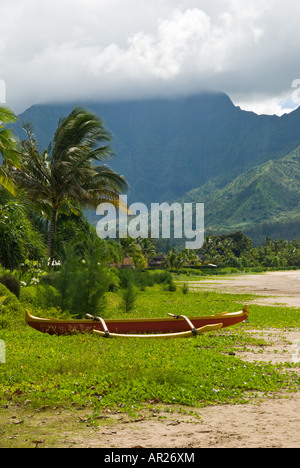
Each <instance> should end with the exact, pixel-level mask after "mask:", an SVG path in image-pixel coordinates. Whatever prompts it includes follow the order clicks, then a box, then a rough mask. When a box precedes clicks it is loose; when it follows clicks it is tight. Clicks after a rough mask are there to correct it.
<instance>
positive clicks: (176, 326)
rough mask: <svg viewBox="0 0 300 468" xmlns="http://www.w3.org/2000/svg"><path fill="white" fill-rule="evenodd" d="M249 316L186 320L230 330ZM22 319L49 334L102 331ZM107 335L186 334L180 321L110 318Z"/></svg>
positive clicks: (79, 323) (91, 324)
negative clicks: (218, 325) (108, 333)
mask: <svg viewBox="0 0 300 468" xmlns="http://www.w3.org/2000/svg"><path fill="white" fill-rule="evenodd" d="M248 316H249V310H248V307H246V308H245V309H244V310H242V311H240V312H234V313H224V314H217V315H211V316H203V317H189V319H190V321H191V322H192V324H193V325H194V327H195V328H201V327H205V326H206V325H217V324H219V323H222V324H223V327H222V328H226V327H231V326H233V325H237V324H238V323H241V322H243V321H244V320H246V319H247V318H248ZM25 320H26V322H27V324H28V325H29V326H30V327H32V328H34V329H35V330H37V331H39V332H42V333H48V334H49V335H72V334H74V333H93V330H99V331H104V328H103V326H102V324H101V322H97V321H93V320H59V319H51V318H49V319H43V318H38V317H34V316H32V315H31V314H30V313H29V311H26V315H25ZM105 323H106V326H107V328H108V330H109V332H110V333H117V334H140V333H160V334H162V333H179V332H185V331H189V330H190V327H189V325H188V323H187V322H186V321H185V320H184V319H182V318H179V319H174V318H170V317H166V318H153V319H124V320H121V319H120V320H118V319H110V320H105Z"/></svg>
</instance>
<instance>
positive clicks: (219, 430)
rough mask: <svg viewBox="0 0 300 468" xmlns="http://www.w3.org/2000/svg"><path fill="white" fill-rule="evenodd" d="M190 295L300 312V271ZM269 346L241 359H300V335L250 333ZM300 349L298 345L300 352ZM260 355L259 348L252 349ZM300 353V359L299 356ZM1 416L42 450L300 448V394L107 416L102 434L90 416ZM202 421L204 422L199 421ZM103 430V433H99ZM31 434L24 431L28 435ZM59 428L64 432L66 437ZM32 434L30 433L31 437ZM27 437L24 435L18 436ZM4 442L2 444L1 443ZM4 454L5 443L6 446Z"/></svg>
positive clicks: (218, 283) (219, 283)
mask: <svg viewBox="0 0 300 468" xmlns="http://www.w3.org/2000/svg"><path fill="white" fill-rule="evenodd" d="M189 286H190V288H200V287H201V289H202V290H203V289H208V290H220V291H227V292H240V293H244V292H250V293H252V294H257V295H258V296H264V297H258V298H257V302H258V303H261V304H270V305H272V304H278V303H281V304H287V305H288V306H290V307H300V271H293V272H275V273H273V272H272V273H266V274H263V275H243V276H240V275H239V276H236V277H230V279H224V278H222V279H210V280H209V281H201V282H191V283H190V284H189ZM249 333H255V334H256V337H258V338H263V339H264V340H265V341H266V343H267V346H264V347H263V349H262V348H260V347H257V349H255V348H254V349H251V351H246V352H241V354H240V357H241V358H242V359H244V360H247V361H267V362H269V361H271V362H274V363H278V362H285V361H288V362H291V361H293V360H295V358H296V359H298V358H300V331H299V330H298V331H297V330H296V331H295V330H293V331H291V330H281V331H279V332H278V330H269V329H268V330H258V331H249ZM297 343H298V344H297ZM252 348H253V347H252ZM297 353H298V354H297ZM4 411H5V412H4V413H3V411H2V412H1V414H0V419H1V418H3V417H5V419H6V421H10V423H11V426H12V430H11V434H10V437H11V440H12V442H11V444H12V447H13V446H14V442H15V440H17V439H18V438H21V437H22V438H24V437H25V438H26V435H25V434H26V430H25V429H26V427H28V431H29V434H30V435H29V436H28V438H29V439H30V440H29V439H28V440H27V442H26V444H28V446H30V444H31V445H32V444H34V442H33V441H32V440H31V439H32V434H33V433H35V432H36V438H37V439H39V440H41V441H42V442H41V444H40V445H39V446H40V447H43V446H45V447H49V446H52V447H69V448H89V447H90V448H106V449H110V448H127V449H128V448H136V447H144V448H182V449H184V448H189V449H199V448H238V447H240V448H298V447H300V431H299V428H300V393H294V394H288V395H286V394H282V395H274V398H272V399H269V398H268V399H262V400H258V401H255V402H253V403H252V404H246V405H224V406H211V407H206V408H201V409H197V410H196V411H195V409H192V411H193V412H194V414H187V413H185V414H184V413H182V412H179V411H178V412H177V413H176V412H175V413H174V412H172V413H162V412H161V411H160V412H157V414H155V412H154V413H153V412H152V414H151V415H150V414H147V413H143V415H142V417H137V419H136V420H134V421H129V420H128V419H126V417H125V416H124V415H122V414H117V415H112V414H107V416H106V415H102V416H101V419H99V426H98V427H95V426H94V425H91V424H90V421H89V418H87V417H86V415H85V412H84V410H82V411H78V410H74V412H73V413H70V412H63V411H62V412H58V413H57V414H56V416H55V415H53V412H51V413H50V412H47V411H45V412H44V413H43V412H42V413H35V414H30V411H29V410H28V411H29V412H28V411H26V410H24V414H23V415H22V414H20V412H17V413H16V414H15V410H14V409H13V408H8V409H7V410H4ZM195 413H197V415H198V416H199V417H200V419H199V418H197V417H196V416H195ZM97 425H98V424H97V422H96V426H97ZM21 426H23V427H21ZM58 427H59V430H58ZM24 430H25V431H24ZM18 431H19V432H18ZM0 440H1V436H0ZM0 447H1V442H0Z"/></svg>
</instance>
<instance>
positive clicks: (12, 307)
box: [0, 284, 24, 328]
mask: <svg viewBox="0 0 300 468" xmlns="http://www.w3.org/2000/svg"><path fill="white" fill-rule="evenodd" d="M0 297H1V298H2V300H1V301H0V328H9V327H10V326H13V327H14V328H15V327H16V325H17V324H20V323H22V324H24V309H23V307H22V305H21V304H20V302H19V300H18V299H17V298H16V296H15V295H14V294H13V293H11V292H10V291H9V290H8V289H7V288H6V287H5V286H4V285H3V284H0Z"/></svg>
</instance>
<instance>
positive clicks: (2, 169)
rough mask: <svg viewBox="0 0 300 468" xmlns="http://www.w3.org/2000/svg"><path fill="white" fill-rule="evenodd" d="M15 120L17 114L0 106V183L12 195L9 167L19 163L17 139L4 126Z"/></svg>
mask: <svg viewBox="0 0 300 468" xmlns="http://www.w3.org/2000/svg"><path fill="white" fill-rule="evenodd" d="M16 120H17V116H16V115H15V114H14V113H13V112H12V111H11V110H10V109H9V108H8V107H0V156H2V158H3V161H2V165H1V166H0V184H1V185H2V186H3V187H5V188H6V189H7V190H8V191H9V192H10V193H11V194H12V195H16V191H15V187H14V184H13V181H12V179H11V174H10V169H11V167H12V166H18V165H19V163H18V161H19V153H18V151H17V139H16V137H15V136H14V134H13V132H12V130H10V129H9V128H6V125H7V124H11V123H14V122H16Z"/></svg>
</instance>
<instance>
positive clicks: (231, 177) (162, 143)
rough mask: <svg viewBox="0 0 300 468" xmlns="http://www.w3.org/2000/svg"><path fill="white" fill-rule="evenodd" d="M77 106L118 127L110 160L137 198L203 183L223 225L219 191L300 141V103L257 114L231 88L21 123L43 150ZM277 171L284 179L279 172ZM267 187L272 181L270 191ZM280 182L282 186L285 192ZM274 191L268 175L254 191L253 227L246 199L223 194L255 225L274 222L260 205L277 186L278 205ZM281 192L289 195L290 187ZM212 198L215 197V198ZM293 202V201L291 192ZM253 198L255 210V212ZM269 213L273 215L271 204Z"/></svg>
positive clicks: (65, 109)
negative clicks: (262, 213)
mask: <svg viewBox="0 0 300 468" xmlns="http://www.w3.org/2000/svg"><path fill="white" fill-rule="evenodd" d="M76 105H80V106H82V107H86V108H87V109H90V110H91V111H93V112H95V113H96V114H97V115H98V116H99V117H100V118H102V119H103V120H104V122H105V124H106V126H107V128H108V129H109V130H110V131H111V132H112V134H113V142H112V148H113V150H114V152H115V153H116V154H117V155H118V157H116V158H113V159H112V160H111V161H109V166H111V167H112V168H113V169H114V170H116V171H117V172H119V173H121V174H123V175H125V176H126V178H127V180H128V182H129V184H130V186H131V189H130V192H129V196H128V199H129V202H130V203H132V202H143V203H146V204H147V205H149V204H150V203H154V202H163V201H166V202H170V201H172V200H177V199H180V198H181V197H184V196H186V194H190V193H191V192H192V191H193V190H195V189H196V190H197V189H199V187H200V188H201V190H202V194H203V195H205V197H206V198H205V200H206V205H207V209H209V211H208V217H207V220H208V221H210V218H211V217H212V216H213V215H210V214H209V213H210V212H211V210H212V209H214V212H215V218H216V217H219V225H220V227H221V226H223V225H224V223H223V221H222V219H223V218H222V213H220V212H218V209H217V206H214V207H213V206H212V205H213V200H214V199H215V198H213V194H214V192H216V191H219V190H222V189H224V188H225V187H226V186H228V184H230V183H234V181H235V180H236V179H238V178H239V177H240V176H242V175H243V174H244V173H245V172H247V171H249V170H251V169H254V168H256V167H258V166H262V165H263V164H265V163H267V162H268V161H276V160H279V159H282V158H284V157H285V156H286V155H287V154H289V153H290V152H291V151H293V150H295V148H297V147H298V146H299V145H300V108H298V109H297V110H295V111H293V112H292V113H290V114H285V115H283V116H282V117H278V116H269V115H257V114H255V113H253V112H248V111H244V110H241V109H240V108H239V107H237V106H235V105H234V104H233V102H232V101H231V99H230V97H229V96H227V95H226V94H225V93H202V94H201V95H195V96H187V97H180V98H173V99H171V98H166V99H148V100H137V101H121V102H109V103H99V102H86V103H84V102H77V103H68V104H57V105H55V104H44V105H35V106H32V107H31V108H29V109H27V110H26V111H25V112H24V113H23V114H21V115H20V116H19V117H20V121H22V120H25V121H30V122H32V124H33V126H34V129H35V133H36V136H37V138H38V141H39V143H40V149H41V150H43V149H45V147H47V146H48V144H49V143H50V141H51V139H52V136H53V133H54V131H55V129H56V127H57V124H58V121H59V119H60V118H61V117H64V116H66V115H67V114H68V113H69V112H70V111H71V110H72V109H73V108H74V107H75V106H76ZM15 130H16V132H17V134H18V136H19V137H20V138H24V137H25V134H24V133H23V132H22V130H21V125H20V123H18V124H17V125H16V126H15ZM286 164H288V162H287V161H286ZM271 166H272V164H271ZM265 170H266V167H265ZM277 176H278V177H279V178H280V177H281V176H280V174H279V173H278V174H277ZM247 177H249V173H248V175H247ZM274 177H275V175H274ZM240 182H241V179H238V183H240ZM236 183H237V182H236ZM264 186H265V187H266V186H268V190H266V189H265V188H264ZM280 187H281V185H280V184H279V186H278V190H279V189H280ZM232 188H233V186H231V189H232ZM281 188H282V187H281ZM273 189H274V180H273V182H272V181H268V180H267V179H264V180H262V181H261V185H260V184H259V183H257V181H256V182H255V190H256V192H255V193H252V192H251V200H250V199H249V201H248V205H247V210H246V211H247V213H248V214H249V223H248V224H249V225H247V226H246V224H245V223H244V221H243V218H242V215H243V212H244V211H243V209H242V208H241V209H240V211H238V209H236V207H235V204H237V203H238V202H240V203H241V206H244V203H246V201H245V202H243V203H242V198H240V200H236V199H235V197H234V196H233V195H230V190H229V188H227V192H223V196H226V193H227V194H228V197H229V200H228V205H226V206H227V208H226V209H227V210H229V208H228V207H230V201H231V209H232V212H234V213H236V217H238V216H240V223H238V222H237V220H236V219H234V216H233V215H231V216H229V211H227V215H228V216H227V217H228V218H231V219H232V221H233V222H232V227H234V226H244V227H246V228H247V229H248V228H249V229H251V226H252V227H253V226H254V225H255V223H256V225H258V223H260V224H261V225H262V224H263V223H264V222H265V221H266V222H268V221H272V222H273V221H274V219H275V218H274V216H273V215H272V216H271V218H266V219H264V218H262V217H261V216H260V215H259V213H258V211H257V209H255V203H256V206H259V200H263V203H266V204H267V205H268V203H267V194H266V192H270V202H269V203H270V204H272V203H273V204H274V203H275V200H274V195H272V190H273ZM204 192H205V193H204ZM249 193H250V192H249V189H248V191H245V193H244V194H243V196H244V197H245V199H247V197H248V198H249ZM231 196H233V198H232V200H230V197H231ZM240 196H241V194H240ZM282 196H287V194H286V192H285V195H282ZM208 197H211V199H212V200H211V203H210V201H209V198H208ZM255 197H256V198H255ZM295 197H296V198H297V197H298V192H296V195H295ZM255 200H256V201H255ZM289 200H290V202H291V204H293V203H294V201H293V200H294V198H293V196H292V195H291V194H290V196H289ZM194 201H195V200H194ZM202 201H203V200H202ZM251 203H252V205H253V207H254V208H253V212H252V213H251V216H250V211H251V210H249V209H248V208H249V206H250V204H251ZM268 206H269V205H268ZM210 207H211V208H210ZM263 209H264V206H262V210H263ZM274 209H275V205H274ZM206 211H207V210H206ZM265 212H266V214H267V216H269V212H268V210H266V211H265ZM292 212H293V213H294V211H293V209H291V210H288V213H289V215H291V213H292ZM211 219H212V218H211ZM275 222H277V221H276V220H275ZM214 225H215V224H214ZM207 226H209V225H207Z"/></svg>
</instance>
